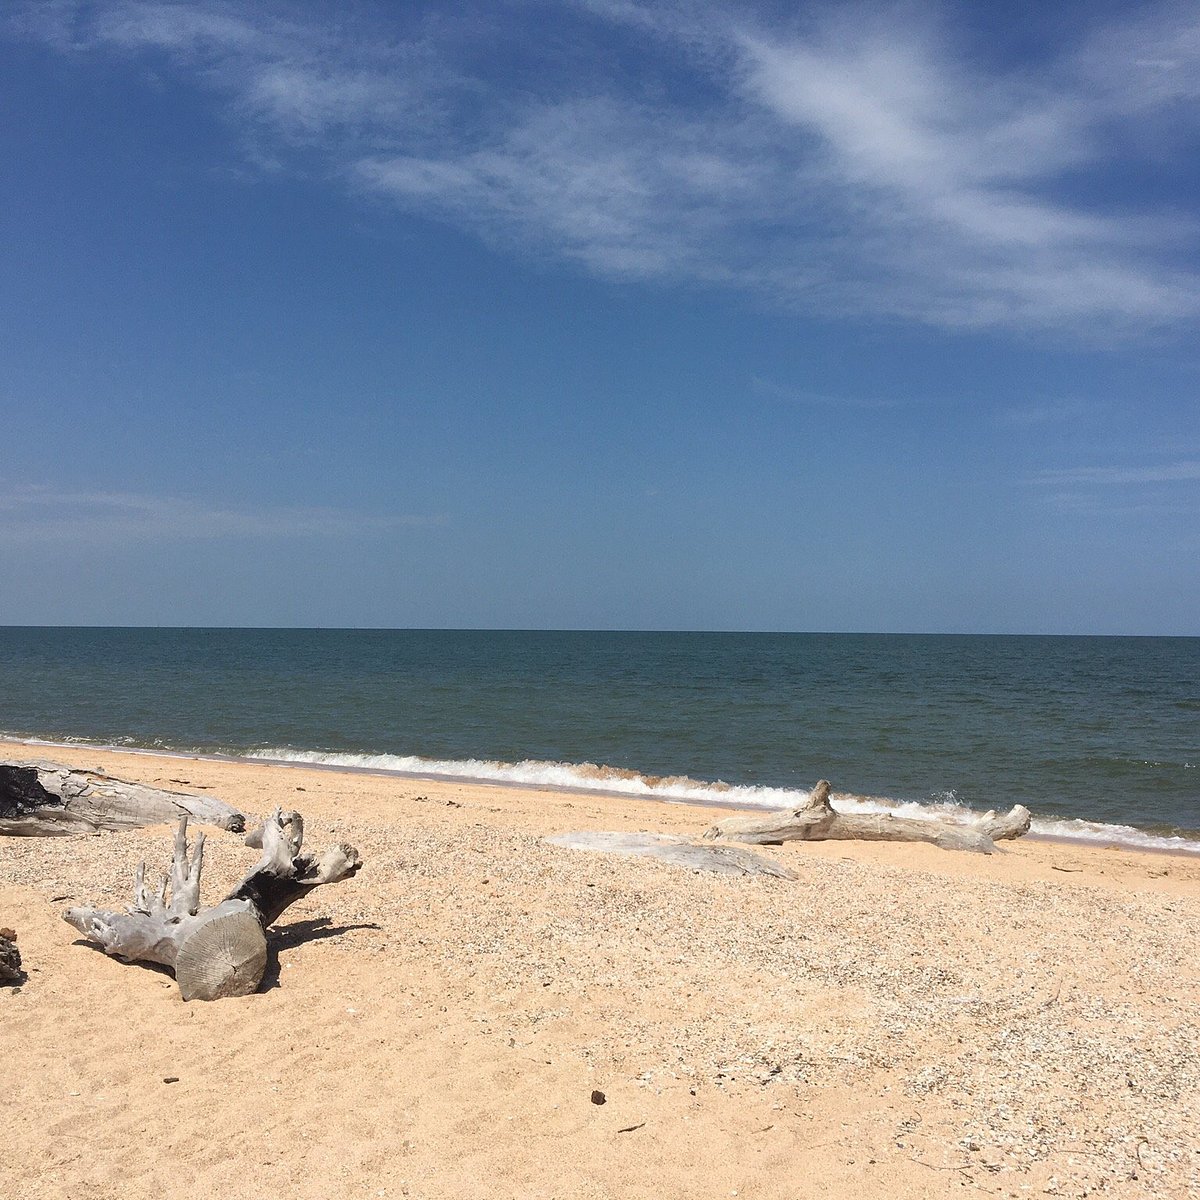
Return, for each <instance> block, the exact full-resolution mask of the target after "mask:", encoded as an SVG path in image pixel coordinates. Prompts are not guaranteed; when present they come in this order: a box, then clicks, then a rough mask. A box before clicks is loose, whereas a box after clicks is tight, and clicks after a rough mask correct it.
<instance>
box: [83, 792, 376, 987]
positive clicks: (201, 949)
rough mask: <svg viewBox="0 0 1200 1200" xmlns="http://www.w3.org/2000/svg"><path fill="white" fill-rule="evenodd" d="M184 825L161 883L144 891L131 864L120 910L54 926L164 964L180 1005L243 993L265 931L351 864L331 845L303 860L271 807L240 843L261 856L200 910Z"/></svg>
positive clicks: (299, 839)
mask: <svg viewBox="0 0 1200 1200" xmlns="http://www.w3.org/2000/svg"><path fill="white" fill-rule="evenodd" d="M187 824H188V818H187V816H186V815H185V816H183V817H181V818H180V821H179V828H178V830H177V832H176V834H175V850H174V854H173V856H172V860H171V869H170V875H169V876H168V875H163V876H162V878H161V879H160V881H159V883H158V885H157V886H156V887H151V886H149V885H148V884H147V882H146V864H145V863H142V864H141V865H140V866H139V867H138V870H137V875H136V877H135V880H134V896H133V904H132V905H130V907H129V908H128V910H127V911H126V912H123V913H118V912H106V911H102V910H99V909H95V908H69V909H67V911H66V912H65V913H64V914H63V919H64V920H65V921H67V922H68V923H69V924H71V925H73V926H74V927H75V928H76V929H78V930H79V932H80V933H82V934H83V935H84V936H85V937H87V938H89V939H90V940H92V941H94V942H96V943H98V944H99V945H100V947H101V948H102V949H103V950H104V952H105V953H106V954H111V955H114V956H116V957H119V958H124V959H127V960H130V961H137V962H154V963H160V964H162V965H163V966H166V967H170V968H171V969H172V970H173V971H174V972H175V979H176V982H177V983H178V984H179V991H180V993H181V994H182V996H183V998H184V999H185V1000H217V999H220V998H222V997H224V996H246V995H249V994H250V993H251V992H253V991H255V990H256V989H257V988H258V985H259V984H260V983H261V982H262V977H263V972H264V970H265V969H266V965H267V939H266V929H267V927H268V926H269V925H271V924H272V923H273V922H274V921H276V920H277V919H278V917H279V915H280V913H282V912H283V911H284V909H286V908H287V907H288V905H290V904H292V903H294V902H295V901H296V900H299V899H300V897H301V896H304V895H306V894H307V893H308V892H311V891H312V890H313V888H316V887H320V886H321V885H322V884H325V883H337V882H338V881H339V880H342V879H349V878H350V877H351V876H352V875H354V874H355V873H356V872H357V871H358V868H359V866H360V865H361V859H360V858H359V856H358V851H357V850H355V849H354V847H353V846H347V845H340V846H331V847H330V848H329V849H328V850H326V851H325V853H324V854H323V855H322V856H321V857H320V858H319V859H318V858H313V857H312V856H311V855H308V854H304V853H303V852H302V850H301V847H302V845H303V842H304V821H303V819H302V818H301V816H300V814H299V813H294V812H283V811H281V810H280V809H278V808H277V809H276V810H275V812H274V813H272V814H271V816H270V817H268V818H267V820H266V821H264V822H263V824H262V825H261V826H260V827H259V828H258V829H256V830H255V831H254V832H253V833H251V834H249V835H247V837H246V844H247V845H249V846H254V847H258V848H261V850H262V857H261V858H260V859H259V861H258V862H257V863H256V864H255V866H254V868H253V869H252V870H251V871H249V872H248V873H247V874H246V875H245V877H244V878H243V879H242V880H241V882H240V883H238V885H237V886H236V887H235V888H234V889H233V890H232V891H231V892H230V893H229V894H228V895H227V896H226V897H225V899H224V900H222V901H221V903H220V904H217V905H215V906H214V907H212V908H206V909H203V910H201V908H200V871H201V868H202V866H203V863H204V834H200V835H199V836H198V837H197V838H196V844H195V846H194V847H193V848H190V849H189V847H188V840H187ZM168 891H169V892H170V899H169V900H168V899H167V895H168Z"/></svg>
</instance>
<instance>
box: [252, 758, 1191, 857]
mask: <svg viewBox="0 0 1200 1200" xmlns="http://www.w3.org/2000/svg"><path fill="white" fill-rule="evenodd" d="M244 757H246V758H252V759H258V760H260V761H265V762H275V763H296V764H305V765H313V766H323V767H341V768H348V769H351V770H359V771H385V772H389V773H392V774H397V775H406V776H416V777H429V778H444V779H456V780H462V781H466V782H484V783H503V784H509V785H513V786H524V787H542V788H554V789H563V788H565V789H569V790H574V791H588V792H603V793H607V794H612V795H623V796H639V797H643V798H647V799H652V800H666V801H672V802H675V803H680V804H697V803H698V804H720V805H726V806H733V807H738V808H764V809H772V808H795V807H796V806H797V805H798V804H800V803H802V802H803V801H804V800H806V799H807V798H808V792H807V790H805V789H802V788H780V787H763V786H748V785H743V784H730V783H723V782H721V781H720V780H717V781H715V782H710V781H706V780H700V779H692V778H690V777H688V776H686V775H644V774H641V773H640V772H638V771H631V770H626V769H623V768H620V767H606V766H597V765H596V764H595V763H561V762H539V761H537V760H534V759H528V760H526V761H524V762H517V763H506V762H495V761H491V760H486V759H476V758H466V759H436V758H421V757H419V756H417V755H404V754H347V753H336V752H329V753H323V752H320V751H316V750H294V749H291V748H290V747H278V746H276V747H264V748H260V749H257V750H251V751H249V752H248V753H247V754H246V755H244ZM833 798H834V799H835V800H836V801H837V803H838V807H839V808H841V809H843V810H845V811H847V812H856V813H892V814H893V815H894V816H900V817H912V818H915V819H917V820H932V819H934V818H942V819H950V820H958V821H962V822H964V823H965V822H970V821H971V820H973V819H974V818H975V817H977V816H979V815H980V814H979V813H977V812H976V811H975V810H973V809H970V808H967V807H966V806H965V805H962V804H960V803H958V801H957V800H956V799H955V797H954V793H953V792H942V793H939V794H937V796H935V797H934V798H933V799H931V800H930V801H926V802H916V801H904V800H892V799H889V798H887V797H884V796H859V795H854V794H852V793H847V792H835V793H833ZM1031 832H1033V833H1035V834H1038V835H1040V836H1041V837H1048V838H1055V839H1060V840H1070V841H1083V842H1094V843H1098V844H1101V845H1114V844H1115V845H1119V846H1128V847H1130V848H1131V849H1138V850H1169V851H1174V852H1176V853H1187V854H1200V841H1197V840H1196V839H1194V838H1187V837H1182V836H1179V835H1176V834H1156V833H1149V832H1147V831H1146V830H1143V829H1137V828H1135V827H1134V826H1132V825H1116V824H1108V823H1106V822H1103V821H1085V820H1080V819H1071V818H1060V817H1035V818H1034V820H1033V825H1032V829H1031Z"/></svg>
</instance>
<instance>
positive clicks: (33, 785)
mask: <svg viewBox="0 0 1200 1200" xmlns="http://www.w3.org/2000/svg"><path fill="white" fill-rule="evenodd" d="M182 816H188V817H191V818H192V819H193V820H195V821H199V822H200V823H201V824H204V825H215V826H217V827H218V828H219V829H228V830H231V831H233V832H234V833H240V832H241V831H242V830H243V829H244V828H245V827H246V818H245V816H244V815H243V814H242V813H241V812H239V811H238V810H237V809H236V808H233V807H232V806H231V805H229V804H226V803H225V802H224V801H223V800H218V799H217V798H216V797H215V796H197V795H194V794H192V793H190V792H173V791H165V790H164V789H162V788H155V787H148V786H147V785H146V784H143V783H126V782H125V781H124V780H121V779H114V778H113V777H112V776H111V775H105V774H104V773H103V772H102V771H76V770H72V769H71V768H69V767H64V766H61V765H59V764H58V763H52V762H44V761H41V760H37V761H33V762H26V763H16V764H0V834H7V835H9V836H24V837H54V836H61V835H64V834H80V833H96V832H97V831H99V830H118V829H134V828H137V827H139V826H143V825H158V824H160V823H162V822H164V821H177V820H179V818H180V817H182Z"/></svg>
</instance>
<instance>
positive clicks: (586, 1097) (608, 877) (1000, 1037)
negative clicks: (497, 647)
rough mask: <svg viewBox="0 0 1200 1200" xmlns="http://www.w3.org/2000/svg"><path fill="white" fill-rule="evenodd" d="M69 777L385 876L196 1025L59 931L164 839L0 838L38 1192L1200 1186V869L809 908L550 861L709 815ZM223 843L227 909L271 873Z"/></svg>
mask: <svg viewBox="0 0 1200 1200" xmlns="http://www.w3.org/2000/svg"><path fill="white" fill-rule="evenodd" d="M21 750H28V744H27V743H19V744H17V743H11V742H7V743H0V755H9V754H12V753H13V752H14V751H17V752H20V751H21ZM57 754H58V756H59V757H61V758H62V759H63V760H64V761H65V762H66V763H68V764H69V765H75V766H81V767H89V768H99V769H102V770H105V771H107V772H109V773H111V774H113V775H117V776H119V777H122V778H126V779H132V780H140V781H142V782H145V783H149V784H159V785H162V786H179V787H182V788H187V789H188V790H196V791H200V792H203V793H205V794H209V795H215V796H219V797H220V798H222V799H224V800H226V801H228V802H230V803H232V804H235V805H237V806H238V807H239V808H241V809H243V811H245V812H247V814H261V813H263V812H265V811H269V810H270V809H271V808H273V807H275V806H276V805H282V806H283V807H287V808H290V807H296V808H298V809H300V811H301V812H302V813H303V815H304V818H305V829H306V843H305V844H306V848H307V847H311V848H312V849H313V850H314V851H318V852H319V851H320V849H321V848H322V847H323V846H324V845H326V844H327V843H329V842H334V841H346V842H350V843H351V844H353V845H355V846H356V847H358V849H359V850H360V852H361V853H362V856H363V860H364V866H363V869H362V871H361V872H360V873H359V874H358V875H357V876H356V877H355V878H354V879H352V880H348V881H346V882H344V883H340V884H338V885H336V886H334V887H328V888H320V889H317V891H316V892H314V893H313V895H312V896H310V897H307V898H306V899H304V900H303V901H301V902H300V903H299V904H297V905H296V906H295V908H294V909H293V910H289V913H288V915H287V917H286V920H285V923H284V924H283V926H282V927H281V928H279V929H278V930H276V932H275V933H274V934H273V936H272V939H271V946H272V950H271V955H272V958H271V964H270V967H269V971H268V978H267V981H266V986H265V988H264V990H262V991H261V992H260V993H258V994H256V995H253V996H248V997H244V998H240V999H232V1000H223V1001H219V1002H216V1003H213V1004H203V1003H199V1002H196V1003H191V1004H185V1003H184V1002H183V1001H182V1000H181V999H180V998H179V995H178V990H177V988H176V987H175V985H174V982H173V981H172V980H171V979H170V978H169V976H167V975H165V974H164V973H162V972H161V971H157V970H153V969H147V968H143V967H140V966H136V965H127V964H124V963H121V962H119V961H117V960H114V959H109V958H106V957H105V956H104V955H102V954H100V953H98V952H96V951H95V950H94V949H93V948H91V947H88V946H86V945H85V944H83V943H82V942H81V941H80V940H79V939H78V937H77V935H76V933H75V931H73V930H72V929H70V928H69V927H68V926H67V925H66V924H65V923H64V922H63V921H62V920H61V912H62V910H63V909H64V908H65V907H67V906H68V905H69V904H103V905H113V906H118V907H119V906H122V905H124V904H126V903H128V899H129V887H130V880H131V879H132V874H133V869H134V867H135V866H136V864H137V862H138V861H139V860H143V859H144V860H146V861H147V863H148V865H150V866H152V867H155V866H158V865H159V864H160V863H161V862H163V861H165V859H166V857H167V855H168V854H169V848H170V841H171V830H170V829H169V828H168V827H167V826H158V827H151V828H147V829H137V830H129V831H122V832H118V833H105V834H100V835H97V836H95V837H86V838H49V839H43V838H0V925H9V926H11V927H13V928H15V929H16V930H17V931H18V945H19V948H20V950H21V954H22V956H23V958H24V961H25V968H26V970H27V971H28V972H29V974H28V979H27V981H26V982H25V984H24V985H23V986H22V987H21V989H20V991H19V992H15V993H14V992H13V990H12V989H0V1042H2V1043H3V1050H4V1053H5V1055H6V1060H7V1062H8V1066H9V1070H8V1074H7V1078H8V1085H7V1086H8V1087H9V1100H10V1113H11V1117H10V1129H9V1139H8V1143H7V1145H8V1153H6V1155H5V1156H4V1159H3V1161H2V1162H0V1191H3V1192H4V1194H5V1195H6V1196H12V1197H13V1198H14V1200H34V1198H35V1197H36V1198H37V1200H67V1198H68V1197H74V1196H77V1195H80V1194H86V1195H89V1196H92V1197H95V1198H96V1200H120V1198H122V1197H126V1196H129V1195H149V1194H156V1195H161V1196H163V1197H166V1198H167V1200H191V1198H192V1197H194V1196H195V1195H197V1194H213V1195H238V1196H246V1197H250V1198H256V1197H259V1196H262V1197H264V1200H265V1197H267V1196H271V1197H272V1198H279V1197H284V1198H292V1197H294V1198H295V1200H318V1198H320V1200H326V1198H327V1197H328V1198H332V1200H342V1197H346V1198H350V1197H363V1196H366V1197H369V1196H379V1195H380V1194H382V1195H385V1196H408V1197H410V1198H413V1200H443V1198H444V1197H447V1196H455V1197H463V1198H465V1200H472V1198H474V1197H480V1198H481V1200H482V1198H483V1197H489V1198H494V1197H496V1196H507V1195H511V1196H522V1197H525V1196H529V1197H542V1198H546V1200H549V1198H550V1197H564V1196H571V1197H581V1198H582V1200H618V1198H620V1200H625V1198H626V1197H631V1198H633V1200H651V1198H654V1200H658V1198H660V1197H665V1198H667V1200H685V1198H686V1200H690V1198H691V1197H694V1196H696V1195H712V1196H731V1195H732V1194H733V1193H735V1192H736V1193H737V1195H738V1196H739V1197H743V1198H744V1200H794V1197H795V1195H796V1186H797V1185H796V1180H797V1178H803V1179H804V1180H806V1187H808V1189H809V1190H811V1191H812V1193H813V1194H814V1195H834V1194H838V1195H890V1196H896V1197H897V1198H898V1200H924V1198H926V1197H939V1198H940V1197H942V1196H949V1195H959V1194H961V1190H962V1185H963V1184H972V1185H975V1186H978V1187H979V1188H981V1189H985V1190H988V1191H992V1192H996V1193H997V1194H1000V1195H1005V1196H1012V1195H1016V1196H1022V1195H1026V1194H1035V1195H1036V1194H1042V1193H1044V1192H1048V1193H1050V1194H1052V1195H1054V1194H1058V1195H1081V1194H1083V1193H1084V1192H1085V1191H1096V1190H1098V1189H1104V1188H1106V1187H1109V1186H1110V1183H1111V1181H1114V1180H1116V1181H1121V1184H1120V1187H1119V1189H1118V1190H1119V1193H1120V1194H1121V1195H1122V1196H1128V1197H1131V1198H1134V1200H1143V1198H1145V1200H1149V1197H1151V1196H1154V1197H1176V1196H1178V1197H1184V1196H1187V1195H1189V1194H1194V1192H1195V1190H1196V1187H1197V1185H1198V1184H1200V1152H1198V1150H1197V1148H1196V1147H1195V1145H1194V1137H1193V1132H1192V1131H1193V1130H1194V1128H1195V1126H1196V1124H1197V1123H1198V1122H1200V863H1198V862H1196V861H1195V860H1193V859H1192V858H1190V857H1189V856H1169V857H1168V856H1163V855H1157V854H1149V853H1145V852H1137V851H1131V850H1123V849H1112V850H1110V849H1106V848H1104V847H1097V846H1074V845H1065V844H1054V843H1051V842H1048V841H1038V842H1031V841H1030V840H1029V839H1028V838H1023V839H1020V840H1018V841H1016V842H1012V843H1008V844H1007V845H1006V847H1005V851H1004V853H1002V854H995V855H990V856H985V855H977V854H964V853H955V852H952V851H944V850H941V849H939V848H937V847H936V846H931V845H925V844H917V845H914V844H902V843H865V842H811V843H789V844H787V845H785V846H782V847H772V848H770V849H769V854H770V856H771V857H773V858H775V859H776V860H777V861H779V862H781V863H784V864H786V865H787V866H789V867H790V868H792V869H793V870H794V872H795V873H796V876H797V877H796V878H795V879H794V880H780V879H772V878H761V877H760V878H736V877H726V876H717V875H712V874H707V873H697V872H692V871H688V870H682V869H679V868H674V867H670V866H667V865H665V864H662V863H657V862H653V861H648V860H644V859H627V858H619V857H616V856H611V855H604V854H594V853H587V852H583V851H574V850H567V849H562V848H559V847H555V846H550V845H547V844H546V842H545V840H544V839H545V837H546V836H547V835H550V834H553V833H558V832H563V831H566V830H572V829H576V830H605V829H607V830H638V829H645V830H653V831H660V832H664V833H682V834H695V833H697V832H699V830H700V829H701V828H703V826H704V825H705V824H707V823H708V822H709V821H710V820H711V814H712V809H711V808H706V807H701V806H698V805H686V804H674V803H673V804H663V803H661V802H660V801H656V800H651V799H647V798H635V797H628V796H616V795H612V794H603V793H602V794H587V795H581V794H574V793H567V792H563V791H557V792H556V791H551V790H535V789H533V788H520V787H514V786H505V787H501V786H496V785H494V784H479V783H461V782H452V781H449V780H446V779H444V778H440V779H431V780H409V779H404V778H401V777H399V776H395V775H388V774H378V773H372V772H354V771H345V770H341V771H339V770H329V769H322V768H319V767H314V766H313V765H309V764H298V765H291V764H289V765H291V766H292V769H290V770H289V771H286V772H283V771H279V770H278V769H277V768H276V765H275V764H271V763H265V762H261V761H251V760H233V761H224V760H216V759H205V758H199V757H192V756H176V755H168V754H160V753H157V752H155V753H151V754H145V753H141V752H133V751H129V750H121V751H102V750H97V749H93V748H88V747H83V746H78V745H76V746H71V747H64V748H60V749H58V750H57ZM204 832H205V833H206V835H207V842H206V850H205V863H204V884H203V899H204V901H205V902H206V903H212V902H214V901H215V900H216V899H217V898H218V897H219V896H220V895H221V894H222V893H223V891H224V890H225V889H226V887H228V886H229V885H231V884H232V883H233V882H235V881H236V880H237V879H238V878H240V877H241V875H242V874H243V873H244V871H245V870H246V869H247V867H248V866H249V865H250V862H251V861H252V858H253V852H251V851H248V850H247V848H246V847H245V846H243V845H242V841H241V839H240V838H239V837H237V836H235V835H232V834H228V833H225V832H222V831H219V830H211V829H206V830H205V831H204ZM1083 1079H1086V1080H1087V1086H1086V1089H1085V1088H1084V1087H1083V1086H1082V1085H1081V1083H1080V1082H1079V1081H1080V1080H1083ZM593 1092H599V1093H601V1094H602V1095H603V1097H604V1100H605V1103H603V1104H598V1103H596V1102H595V1101H593V1100H592V1099H591V1098H590V1097H591V1095H592V1093H593ZM213 1130H223V1131H227V1132H228V1135H229V1136H222V1137H221V1138H218V1139H214V1138H212V1137H211V1136H201V1134H202V1133H203V1132H204V1131H209V1132H210V1133H211V1131H213ZM68 1135H69V1136H68Z"/></svg>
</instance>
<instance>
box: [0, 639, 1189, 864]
mask: <svg viewBox="0 0 1200 1200" xmlns="http://www.w3.org/2000/svg"><path fill="white" fill-rule="evenodd" d="M0 730H3V731H4V732H5V733H7V734H9V735H12V736H15V737H20V738H26V739H41V740H46V741H52V742H54V741H81V742H87V743H93V744H97V745H120V746H130V747H140V748H144V749H153V750H169V751H182V752H191V753H196V752H199V753H216V754H226V755H237V756H250V757H258V758H270V759H281V760H289V761H298V762H319V763H331V764H338V765H344V766H358V767H370V768H373V769H380V770H395V771H402V772H411V773H419V774H427V775H454V776H460V777H468V778H478V779H498V780H510V781H514V782H524V783H532V784H555V785H559V786H573V787H587V788H600V789H604V790H610V791H617V792H626V793H635V794H645V795H654V796H658V797H661V798H663V799H709V800H723V801H726V802H736V803H739V804H746V805H755V806H764V807H774V806H779V805H785V804H789V803H792V802H794V801H795V800H796V798H797V797H798V795H799V794H802V793H803V792H804V791H805V790H806V789H807V787H808V786H810V785H811V784H812V782H813V781H815V780H816V779H818V778H821V777H825V778H828V779H830V780H831V781H832V782H833V784H834V787H835V790H837V791H841V792H846V793H851V794H852V795H853V796H854V797H856V799H855V800H852V801H848V803H851V804H855V805H858V806H861V807H863V808H879V807H889V808H896V809H899V810H902V811H904V812H906V813H910V814H913V815H921V814H922V813H931V812H938V811H942V810H944V809H945V808H946V807H947V806H949V807H950V808H954V809H957V808H967V809H985V808H1001V807H1007V806H1009V805H1011V804H1014V803H1018V802H1019V803H1022V804H1027V805H1028V806H1029V807H1030V808H1031V809H1032V810H1033V812H1034V813H1035V815H1036V817H1037V821H1036V823H1035V829H1037V830H1039V831H1041V832H1045V833H1051V834H1053V833H1058V834H1069V835H1072V836H1082V837H1088V838H1094V839H1098V840H1102V841H1129V842H1137V843H1141V844H1148V845H1159V846H1175V847H1179V848H1186V849H1194V850H1196V851H1200V639H1198V638H1091V637H977V636H971V637H966V636H964V637H959V636H918V635H913V636H895V635H850V634H736V633H575V632H570V633H567V632H564V633H555V632H491V631H478V632H475V631H437V630H428V631H423V630H415V631H412V630H290V629H288V630H261V629H52V628H0Z"/></svg>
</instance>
